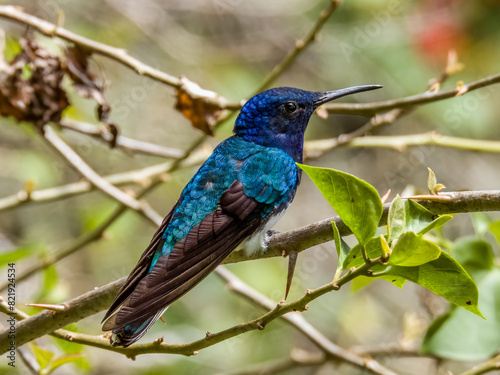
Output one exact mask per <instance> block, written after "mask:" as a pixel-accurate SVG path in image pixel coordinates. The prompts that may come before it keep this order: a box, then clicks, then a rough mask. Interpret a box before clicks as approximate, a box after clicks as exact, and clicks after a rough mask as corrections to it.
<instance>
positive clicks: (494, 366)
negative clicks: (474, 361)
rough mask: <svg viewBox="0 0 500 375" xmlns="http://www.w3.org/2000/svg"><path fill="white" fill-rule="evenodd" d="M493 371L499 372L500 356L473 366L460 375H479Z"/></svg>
mask: <svg viewBox="0 0 500 375" xmlns="http://www.w3.org/2000/svg"><path fill="white" fill-rule="evenodd" d="M495 370H500V354H499V355H497V356H495V357H493V358H492V359H490V360H489V361H487V362H484V363H482V364H480V365H477V366H474V367H473V368H471V369H470V370H468V371H465V372H462V373H461V374H460V375H481V374H486V373H488V372H491V371H495Z"/></svg>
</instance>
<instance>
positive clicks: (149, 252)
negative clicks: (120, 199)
mask: <svg viewBox="0 0 500 375" xmlns="http://www.w3.org/2000/svg"><path fill="white" fill-rule="evenodd" d="M175 207H177V204H176V205H174V207H173V208H172V210H171V211H170V212H169V213H168V214H167V216H165V218H164V219H163V221H162V223H161V225H160V227H159V228H158V229H157V230H156V232H155V234H154V236H153V238H152V240H151V242H150V243H149V245H148V247H147V248H146V250H144V252H143V253H142V255H141V258H140V259H139V261H138V262H137V264H136V266H135V267H134V269H133V270H132V272H131V273H130V274H129V276H128V277H127V280H126V281H125V284H123V286H122V287H121V289H120V290H119V292H118V294H117V295H116V297H115V300H114V301H113V303H112V304H111V306H110V307H109V309H108V311H107V312H106V315H104V318H103V319H102V321H103V322H104V321H105V320H107V319H108V318H109V317H110V316H111V315H112V314H113V313H114V312H115V311H116V310H117V309H118V308H119V307H120V306H121V304H122V303H123V302H125V300H126V299H127V298H128V297H129V296H130V295H131V294H132V293H133V291H134V288H135V287H136V286H137V284H139V282H140V281H141V280H142V279H143V278H144V276H146V275H147V273H148V269H149V267H150V265H151V260H152V259H153V256H154V254H155V252H156V250H157V249H158V247H159V246H160V244H161V243H162V242H164V241H163V240H162V236H163V232H164V231H165V229H166V228H167V226H168V224H169V222H170V218H171V217H172V213H173V212H174V210H175ZM104 328H106V327H103V330H105V331H107V330H108V329H104Z"/></svg>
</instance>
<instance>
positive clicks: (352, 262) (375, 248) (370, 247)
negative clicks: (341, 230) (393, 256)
mask: <svg viewBox="0 0 500 375" xmlns="http://www.w3.org/2000/svg"><path fill="white" fill-rule="evenodd" d="M365 249H366V254H367V255H368V258H371V259H373V258H377V257H379V256H380V255H382V251H383V249H382V243H381V242H380V237H374V238H372V239H371V240H370V241H368V243H367V244H366V245H365ZM364 263H365V261H364V259H363V255H362V253H361V245H359V244H358V245H356V246H354V247H353V248H352V249H351V251H350V252H349V254H348V255H347V257H346V258H345V260H344V266H343V269H345V270H347V269H349V268H352V267H359V266H361V265H362V264H364Z"/></svg>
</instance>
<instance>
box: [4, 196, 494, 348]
mask: <svg viewBox="0 0 500 375" xmlns="http://www.w3.org/2000/svg"><path fill="white" fill-rule="evenodd" d="M444 196H446V197H447V199H446V200H443V201H441V202H440V201H424V200H421V201H418V202H419V203H420V204H423V205H424V206H426V207H427V208H428V209H429V210H430V211H431V212H433V213H435V214H446V213H460V212H478V211H499V210H500V191H473V192H450V193H446V194H440V195H439V196H438V197H444ZM388 207H389V205H388V204H386V205H385V207H384V215H383V217H382V219H381V221H380V224H379V225H385V223H386V220H387V212H388ZM331 221H335V222H336V223H337V227H338V229H339V232H340V234H341V235H342V236H346V235H349V234H350V230H349V229H348V228H347V227H346V226H345V224H343V222H341V221H340V219H339V218H331V219H326V220H323V221H321V222H319V223H316V224H312V225H308V226H306V227H302V228H299V229H296V230H293V231H290V232H287V233H280V234H276V235H273V236H272V238H271V242H270V246H269V248H268V250H267V251H266V252H265V253H264V254H261V255H259V256H252V257H247V256H245V255H244V254H241V253H236V254H233V255H231V256H230V257H229V258H227V259H226V261H225V263H232V262H238V261H243V260H250V259H257V258H267V257H272V256H281V254H282V251H285V252H286V251H288V250H289V249H294V250H297V251H302V250H305V249H306V248H309V247H311V246H314V245H317V244H320V243H324V242H327V241H330V240H332V237H333V236H332V233H331V224H330V223H331ZM327 227H328V228H329V229H328V230H327ZM378 261H379V260H378V259H373V260H371V261H370V262H378ZM373 264H375V263H366V264H364V265H363V266H361V267H359V268H357V269H356V270H354V271H353V272H351V273H348V274H346V275H344V276H342V277H341V278H340V279H338V280H337V281H336V283H335V284H334V283H330V284H326V285H324V286H322V287H320V288H318V289H315V290H313V291H308V293H306V294H305V295H304V296H303V297H302V298H300V299H298V300H296V301H294V302H291V303H285V304H279V305H278V306H276V307H275V308H274V309H273V310H272V311H269V312H268V313H266V314H264V315H263V316H261V317H260V318H258V319H255V320H253V321H250V322H246V323H243V324H240V325H238V326H235V327H232V328H229V329H226V330H224V331H221V332H219V333H216V334H211V335H209V336H208V337H207V338H204V339H200V340H198V341H195V342H192V343H188V344H176V345H173V344H164V343H160V342H155V343H152V344H139V345H132V346H130V347H128V348H113V347H111V346H110V345H109V342H108V340H105V339H104V338H96V339H95V340H94V341H95V342H92V343H89V342H86V341H85V339H82V341H81V343H85V344H87V345H91V346H96V347H100V348H103V349H107V350H113V351H117V352H120V353H124V354H127V355H130V356H135V355H139V354H145V353H178V354H185V355H190V354H194V352H196V351H197V350H200V349H203V348H206V347H208V346H211V345H214V344H216V343H218V342H221V341H224V340H227V339H229V338H231V337H234V336H237V335H239V334H241V333H244V332H248V331H251V330H255V329H263V328H264V327H265V325H266V324H268V323H269V322H271V321H272V320H275V319H276V318H278V317H281V316H282V315H284V314H286V313H289V312H292V311H303V310H304V309H305V306H306V305H307V303H309V302H310V301H312V300H313V299H315V298H318V297H320V296H321V295H323V294H325V293H328V292H330V291H332V290H336V289H338V288H339V287H340V286H342V285H344V284H345V283H347V282H349V281H351V280H352V279H353V278H354V277H357V276H358V275H362V274H364V273H365V272H366V270H367V269H368V268H366V267H371V266H373ZM124 281H125V278H123V279H120V280H118V281H116V282H114V283H111V284H108V285H106V286H103V287H101V288H98V289H97V290H95V291H91V292H88V293H86V294H85V295H83V296H80V297H77V298H76V299H74V300H70V301H67V302H65V303H63V305H64V304H67V305H68V304H69V305H68V306H70V307H71V312H69V310H66V311H64V312H56V311H43V312H41V313H39V314H36V315H34V316H33V317H30V318H29V319H26V320H25V322H22V323H24V324H23V325H22V326H20V327H17V330H16V333H17V339H18V343H19V345H22V344H23V343H26V342H29V341H31V340H33V339H35V338H36V337H39V336H40V335H44V334H48V333H50V332H52V331H54V330H55V329H58V328H60V327H63V326H64V325H67V324H69V323H71V322H74V321H78V320H81V319H83V318H85V317H87V316H89V315H93V314H96V313H97V312H99V311H102V310H104V309H105V308H106V307H107V306H108V305H109V303H111V300H112V299H113V297H114V295H115V294H116V292H117V289H118V288H119V287H120V286H121V285H122V284H123V283H124ZM96 295H98V296H99V297H96ZM103 300H104V301H105V302H102V301H103ZM68 309H69V307H68ZM73 310H77V312H75V311H73ZM66 313H68V314H69V315H68V317H66V315H65V314H66ZM40 315H41V316H40ZM72 319H76V320H72ZM20 324H21V323H20ZM32 325H33V326H32ZM78 335H79V334H74V341H75V342H80V341H79V340H80V339H79V338H78V337H79V336H78ZM80 337H82V336H80ZM96 340H97V341H96ZM7 342H8V339H7V332H6V331H5V330H4V331H2V332H0V353H3V352H5V350H7V348H8V346H7Z"/></svg>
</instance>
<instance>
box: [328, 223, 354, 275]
mask: <svg viewBox="0 0 500 375" xmlns="http://www.w3.org/2000/svg"><path fill="white" fill-rule="evenodd" d="M332 229H333V239H334V241H335V248H336V249H337V256H338V263H337V270H336V272H335V277H334V280H336V279H337V278H338V276H340V274H341V273H342V270H343V269H344V268H343V267H342V266H343V264H344V261H345V258H346V257H347V254H349V251H350V250H351V248H350V247H349V245H347V244H346V243H345V241H344V240H343V239H342V237H341V236H340V233H339V229H338V228H337V225H336V224H335V221H332Z"/></svg>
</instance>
